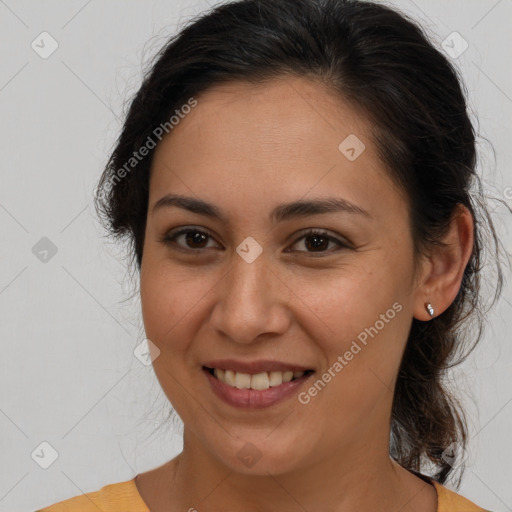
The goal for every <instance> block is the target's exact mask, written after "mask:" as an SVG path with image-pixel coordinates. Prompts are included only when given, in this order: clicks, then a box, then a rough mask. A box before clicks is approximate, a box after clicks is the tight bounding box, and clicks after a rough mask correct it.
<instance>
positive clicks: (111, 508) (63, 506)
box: [36, 478, 488, 512]
mask: <svg viewBox="0 0 512 512" xmlns="http://www.w3.org/2000/svg"><path fill="white" fill-rule="evenodd" d="M430 481H431V482H432V483H433V484H434V487H435V489H436V491H437V512H488V511H486V510H485V509H483V508H480V507H478V506H477V505H475V504H474V503H472V502H471V501H469V500H467V499H466V498H464V497H463V496H461V495H460V494H457V493H455V492H453V491H451V490H450V489H448V488H447V487H445V486H444V485H441V484H439V483H438V482H436V481H434V480H430ZM36 512H150V510H149V508H148V506H147V505H146V503H145V502H144V500H143V499H142V497H141V495H140V494H139V491H138V490H137V486H136V485H135V478H133V479H132V480H127V481H126V482H119V483H117V484H110V485H106V486H105V487H102V488H101V489H100V490H99V491H95V492H90V493H87V494H82V495H80V496H75V497H74V498H69V499H67V500H64V501H59V502H58V503H55V504H54V505H50V506H49V507H46V508H42V509H39V510H37V511H36Z"/></svg>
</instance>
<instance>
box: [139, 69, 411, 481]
mask: <svg viewBox="0 0 512 512" xmlns="http://www.w3.org/2000/svg"><path fill="white" fill-rule="evenodd" d="M196 100H197V105H196V106H195V107H194V108H192V109H191V111H190V112H189V113H188V114H187V115H186V116H183V118H182V119H181V120H180V121H179V124H178V125H176V126H174V128H173V130H172V131H171V132H170V133H169V135H167V136H166V138H164V139H163V140H162V142H161V143H160V144H159V145H158V146H157V148H156V150H155V155H154V160H153V164H152V169H151V176H150V190H149V208H148V215H147V227H146V235H145V241H144V247H143V259H142V266H141V276H140V279H141V281H140V290H141V302H142V314H143V320H144V326H145V330H146V336H147V338H148V339H149V340H150V341H151V343H152V344H154V345H151V344H150V346H153V350H152V355H153V357H155V359H154V361H153V366H154V370H155V373H156V375H157V378H158V380H159V382H160V384H161V386H162V389H163V391H164V392H165V394H166V396H167V397H168V399H169V400H170V402H171V403H172V406H173V407H174V409H175V410H176V411H177V413H178V414H179V416H180V417H181V419H182V420H183V422H184V426H185V449H188V448H187V446H190V448H191V449H192V448H193V449H195V450H196V451H200V452H201V453H202V455H203V456H204V457H205V458H209V459H210V460H213V461H215V463H216V464H223V465H225V466H227V467H228V468H229V469H231V470H233V471H237V472H241V473H251V474H261V475H263V474H266V473H267V472H271V473H272V474H279V473H284V472H288V471H293V470H296V469H300V468H303V467H306V466H308V465H311V464H315V463H321V462H322V461H325V460H328V459H329V458H332V457H347V456H350V454H354V456H355V454H360V455H361V456H363V454H366V455H368V453H370V452H371V453H377V452H379V450H380V452H379V453H383V452H385V453H387V447H388V442H389V415H390V410H391V403H392V398H393V388H394V383H395V379H396V375H397V371H398V367H399V363H400V359H401V356H402V353H403V349H404V347H405V343H406V340H407V335H408V332H409V329H410V326H411V322H412V316H413V304H412V302H413V295H414V290H415V279H414V275H413V246H412V239H411V234H410V227H409V213H408V206H407V202H406V199H405V197H404V196H403V195H402V194H401V193H400V191H399V190H398V189H397V188H396V187H395V186H394V185H393V183H392V182H391V180H390V179H389V178H388V176H387V174H386V172H385V169H384V166H383V164H382V163H381V162H380V161H379V158H378V156H377V154H376V149H375V146H374V144H373V143H372V141H371V138H370V129H371V125H370V124H369V123H367V121H366V120H365V119H364V118H363V117H362V116H360V115H359V114H358V113H357V111H356V110H353V109H352V108H351V107H350V106H349V105H348V104H346V103H344V102H343V101H341V100H340V99H339V98H338V97H334V96H332V94H331V93H330V92H329V91H328V90H327V89H325V88H324V86H323V85H321V84H318V83H316V82H313V81H309V80H308V79H305V78H293V79H292V78H287V79H276V80H274V81H271V82H267V83H265V84H261V85H250V84H246V83H234V82H233V83H230V84H224V85H221V86H217V87H215V88H212V89H210V90H208V91H207V92H206V93H204V94H203V95H201V96H199V97H197V98H196ZM187 111H188V109H187ZM347 137H349V139H347ZM356 137H357V139H356ZM346 139H347V140H346ZM358 140H359V141H360V142H362V143H363V144H364V149H363V148H362V146H361V145H360V142H358ZM344 141H345V142H344ZM340 144H341V146H340ZM168 195H174V196H176V195H179V196H182V197H186V198H190V199H191V200H194V201H195V203H194V204H192V203H191V202H189V203H186V202H181V203H178V202H177V201H175V200H173V199H172V198H170V197H167V199H166V200H165V199H162V198H165V197H166V196H168ZM327 199H331V200H333V201H332V202H331V208H330V209H329V208H325V204H324V205H323V206H324V207H323V208H322V203H320V202H321V201H324V200H327ZM298 201H300V202H303V203H304V205H303V206H302V207H301V208H300V207H298V206H296V207H293V206H290V207H286V206H283V205H288V204H290V203H295V202H298ZM335 201H338V203H337V206H336V208H334V205H335ZM315 202H319V203H317V204H316V206H315ZM202 203H207V204H208V205H210V208H206V207H205V205H204V204H202ZM198 205H200V206H201V207H198ZM343 205H344V206H345V207H343ZM349 205H350V206H349ZM214 212H216V213H218V216H217V215H213V213H214ZM311 231H313V234H311ZM213 366H216V367H218V369H220V370H225V371H224V372H220V374H219V372H218V371H217V372H215V373H217V377H216V376H214V375H212V374H211V372H210V371H208V370H207V368H211V367H213ZM227 370H229V371H227ZM236 370H237V371H236ZM305 370H307V371H306V372H305V373H304V375H302V376H301V372H302V371H305ZM234 371H236V372H235V373H233V372H234ZM291 371H295V372H296V373H295V375H294V379H293V380H292V381H289V382H286V381H287V380H289V378H290V373H289V372H291ZM269 372H271V373H269ZM256 374H259V375H258V376H256V377H254V375H256ZM283 379H284V381H285V382H281V381H283ZM223 380H224V381H226V380H227V382H223ZM279 382H281V384H279ZM249 385H250V386H251V389H247V386H249ZM252 388H267V389H252ZM187 443H189V444H188V445H187Z"/></svg>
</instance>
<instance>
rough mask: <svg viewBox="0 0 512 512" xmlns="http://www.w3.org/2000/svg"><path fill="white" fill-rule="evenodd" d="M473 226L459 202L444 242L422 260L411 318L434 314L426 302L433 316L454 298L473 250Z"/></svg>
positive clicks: (423, 317) (470, 217) (470, 216)
mask: <svg viewBox="0 0 512 512" xmlns="http://www.w3.org/2000/svg"><path fill="white" fill-rule="evenodd" d="M473 229H474V222H473V216H472V215H471V212H470V211H469V210H468V208H467V207H465V206H464V205H462V204H458V205H457V207H456V209H455V212H454V214H453V215H452V219H451V221H450V227H449V229H448V232H447V233H446V235H445V237H444V238H443V239H442V241H443V242H444V243H445V244H447V245H446V246H433V247H432V248H431V251H430V253H429V256H428V257H427V258H426V259H424V261H423V263H422V269H421V273H420V275H421V278H420V280H419V281H418V282H417V285H416V286H417V287H416V290H415V298H414V318H416V319H418V320H422V321H428V320H431V319H432V318H433V317H431V316H430V314H429V313H428V311H427V310H426V308H425V303H427V302H430V303H431V304H432V306H433V307H434V311H435V313H434V316H439V315H440V314H441V313H443V312H444V311H445V310H446V309H448V307H449V306H450V305H451V303H452V302H453V301H454V300H455V297H456V296H457V293H458V292H459V289H460V285H461V282H462V276H463V275H464V270H465V268H466V265H467V263H468V261H469V258H470V257H471V253H472V251H473V241H474V237H473Z"/></svg>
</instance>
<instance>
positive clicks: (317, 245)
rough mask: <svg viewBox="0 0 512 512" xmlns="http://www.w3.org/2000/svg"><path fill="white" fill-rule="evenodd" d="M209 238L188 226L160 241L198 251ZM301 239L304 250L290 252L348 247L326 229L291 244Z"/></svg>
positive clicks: (311, 233) (205, 244)
mask: <svg viewBox="0 0 512 512" xmlns="http://www.w3.org/2000/svg"><path fill="white" fill-rule="evenodd" d="M181 237H184V238H183V243H178V242H177V241H178V240H179V239H180V238H181ZM209 239H210V240H213V237H212V236H211V235H210V234H209V233H208V232H206V231H203V230H201V229H198V228H190V227H188V228H184V229H180V230H178V231H176V232H174V233H172V232H171V233H168V234H166V235H165V236H164V237H163V238H162V239H161V240H160V241H161V242H162V243H164V244H166V245H169V246H171V245H177V246H178V247H179V248H180V249H182V250H184V251H190V252H199V251H200V250H201V249H208V248H211V246H210V247H208V241H209ZM301 240H304V242H305V243H304V247H306V250H305V251H303V250H299V251H294V250H292V251H291V252H309V253H329V252H333V251H327V250H326V249H328V247H329V244H331V243H333V244H335V245H337V246H338V247H339V248H349V245H348V244H347V243H344V242H342V241H341V240H339V239H337V238H335V237H333V236H331V235H329V234H328V232H326V231H322V230H318V229H310V230H309V231H307V232H305V233H304V234H303V236H301V237H300V238H298V239H297V240H296V241H295V242H294V244H293V245H296V244H298V243H299V242H300V241H301ZM183 244H185V245H183ZM292 247H293V246H292ZM286 252H290V250H289V249H287V250H286Z"/></svg>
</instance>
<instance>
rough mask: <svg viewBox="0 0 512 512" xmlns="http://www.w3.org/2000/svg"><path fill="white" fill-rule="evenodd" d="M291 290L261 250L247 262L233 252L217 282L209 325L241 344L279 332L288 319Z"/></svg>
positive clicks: (286, 328) (278, 333) (280, 332)
mask: <svg viewBox="0 0 512 512" xmlns="http://www.w3.org/2000/svg"><path fill="white" fill-rule="evenodd" d="M291 293H292V292H291V290H290V288H289V287H288V286H287V285H286V284H285V282H284V281H283V278H282V277H281V276H280V275H279V271H278V270H277V269H275V268H272V267H271V265H270V262H269V261H268V260H267V258H266V257H265V254H264V253H262V254H261V255H260V256H259V257H258V258H257V259H256V260H254V261H252V262H251V263H248V262H247V261H245V260H244V259H243V258H242V257H240V256H239V255H238V254H236V253H235V254H234V257H233V262H232V266H231V268H230V270H229V271H228V273H227V274H226V275H225V276H224V278H223V279H222V280H221V282H220V283H219V284H218V294H217V296H216V303H215V305H214V307H213V311H212V313H211V315H210V319H209V321H210V327H211V328H212V329H214V330H215V331H216V332H217V333H220V335H224V336H226V337H228V338H229V339H230V340H232V341H234V342H236V343H241V344H250V343H254V342H257V341H258V340H261V337H263V335H267V336H269V337H272V336H278V335H282V334H284V333H285V332H286V331H287V330H288V328H289V325H290V321H291V313H290V311H289V309H288V303H289V302H290V295H291Z"/></svg>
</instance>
